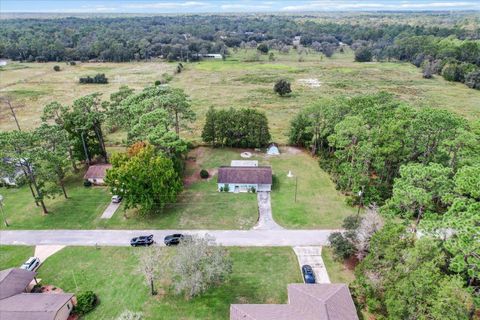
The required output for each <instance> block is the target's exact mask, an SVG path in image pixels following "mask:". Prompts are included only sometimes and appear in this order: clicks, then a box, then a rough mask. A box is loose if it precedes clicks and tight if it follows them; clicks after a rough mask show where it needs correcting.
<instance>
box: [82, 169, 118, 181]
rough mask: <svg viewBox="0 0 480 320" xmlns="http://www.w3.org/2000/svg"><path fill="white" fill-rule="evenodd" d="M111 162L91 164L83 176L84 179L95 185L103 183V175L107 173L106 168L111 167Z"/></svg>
mask: <svg viewBox="0 0 480 320" xmlns="http://www.w3.org/2000/svg"><path fill="white" fill-rule="evenodd" d="M111 168H112V165H111V164H94V165H91V166H90V167H89V168H88V170H87V172H85V175H84V176H83V178H84V179H85V180H88V181H90V182H91V183H93V184H95V185H104V184H105V176H106V175H107V170H108V169H111Z"/></svg>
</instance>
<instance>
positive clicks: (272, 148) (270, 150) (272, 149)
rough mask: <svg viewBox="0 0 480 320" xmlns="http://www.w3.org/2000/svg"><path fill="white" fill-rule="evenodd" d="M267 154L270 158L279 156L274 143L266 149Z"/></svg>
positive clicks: (278, 150)
mask: <svg viewBox="0 0 480 320" xmlns="http://www.w3.org/2000/svg"><path fill="white" fill-rule="evenodd" d="M267 154H268V155H271V156H278V155H279V154H280V149H278V145H277V144H276V143H272V144H270V145H269V146H268V148H267Z"/></svg>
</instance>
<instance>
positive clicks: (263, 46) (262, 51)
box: [257, 43, 269, 54]
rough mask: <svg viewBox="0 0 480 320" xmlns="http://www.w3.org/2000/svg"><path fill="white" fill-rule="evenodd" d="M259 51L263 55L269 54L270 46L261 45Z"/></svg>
mask: <svg viewBox="0 0 480 320" xmlns="http://www.w3.org/2000/svg"><path fill="white" fill-rule="evenodd" d="M257 50H258V51H260V52H261V53H263V54H267V53H268V50H269V49H268V45H267V44H266V43H260V44H259V45H258V47H257Z"/></svg>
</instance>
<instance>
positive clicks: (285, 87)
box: [273, 79, 292, 97]
mask: <svg viewBox="0 0 480 320" xmlns="http://www.w3.org/2000/svg"><path fill="white" fill-rule="evenodd" d="M273 91H274V92H275V93H277V94H279V95H280V96H281V97H283V96H285V95H287V94H289V93H291V92H292V89H291V88H290V82H288V81H287V80H285V79H280V80H278V81H277V82H276V83H275V85H274V86H273Z"/></svg>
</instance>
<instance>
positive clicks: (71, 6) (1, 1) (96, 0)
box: [0, 0, 480, 13]
mask: <svg viewBox="0 0 480 320" xmlns="http://www.w3.org/2000/svg"><path fill="white" fill-rule="evenodd" d="M368 10H480V0H458V1H455V0H403V1H397V0H364V1H353V0H318V1H314V0H312V1H290V0H278V1H262V0H234V1H223V0H180V1H175V0H120V1H114V0H84V1H81V0H37V1H34V0H0V12H4V13H5V12H66V13H81V12H88V13H92V12H98V13H107V12H112V13H202V12H216V13H221V12H304V11H368Z"/></svg>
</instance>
